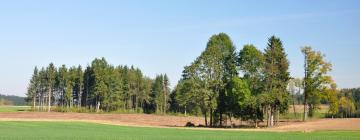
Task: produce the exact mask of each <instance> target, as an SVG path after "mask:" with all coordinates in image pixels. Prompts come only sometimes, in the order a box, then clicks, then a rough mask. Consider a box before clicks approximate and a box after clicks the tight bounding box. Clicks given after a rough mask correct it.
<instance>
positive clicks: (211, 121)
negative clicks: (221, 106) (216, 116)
mask: <svg viewBox="0 0 360 140" xmlns="http://www.w3.org/2000/svg"><path fill="white" fill-rule="evenodd" d="M210 127H213V109H212V108H211V107H210Z"/></svg>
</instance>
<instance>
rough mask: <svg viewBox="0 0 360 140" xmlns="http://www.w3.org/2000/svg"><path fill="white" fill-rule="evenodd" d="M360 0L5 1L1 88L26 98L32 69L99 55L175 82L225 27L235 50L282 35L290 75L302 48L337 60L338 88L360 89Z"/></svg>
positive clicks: (0, 8) (0, 9) (299, 71)
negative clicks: (310, 48)
mask: <svg viewBox="0 0 360 140" xmlns="http://www.w3.org/2000/svg"><path fill="white" fill-rule="evenodd" d="M359 25H360V1H356V0H353V1H347V0H332V1H328V0H316V1H314V0H304V1H290V0H283V1H265V0H264V1H256V2H255V1H240V0H238V1H230V0H223V1H220V0H218V1H215V0H207V1H205V0H181V1H180V0H179V1H169V0H157V1H145V0H144V1H137V0H129V1H120V0H119V1H107V0H103V1H95V0H83V1H80V0H58V1H49V0H44V1H38V0H32V1H29V0H23V1H19V0H11V1H7V2H5V1H0V60H1V68H0V93H5V94H15V95H21V96H24V93H25V92H26V87H27V84H28V81H29V79H30V77H31V74H32V70H33V68H34V67H35V66H39V67H41V66H46V65H47V64H48V63H49V62H54V63H55V65H57V66H59V65H61V64H66V65H68V66H69V65H78V64H81V65H83V66H86V65H87V64H88V63H90V62H91V61H92V60H93V59H94V58H95V57H105V58H106V59H107V60H108V61H109V62H110V63H111V64H114V65H119V64H127V65H135V66H137V67H139V68H140V69H142V70H143V72H144V74H146V75H148V76H150V77H154V76H155V75H156V74H158V73H167V74H168V75H169V77H170V79H171V84H172V86H174V85H175V84H176V82H177V81H178V80H179V79H180V77H181V71H182V70H183V67H184V66H185V65H188V64H190V63H191V62H192V61H193V60H194V59H195V58H196V57H197V56H198V55H199V54H200V53H201V51H203V50H204V48H205V45H206V42H207V40H208V38H209V37H210V36H211V35H213V34H216V33H219V32H225V33H227V34H228V35H230V37H231V38H232V40H233V42H234V44H235V45H236V46H237V48H238V50H239V49H241V48H242V46H243V45H244V44H247V43H252V44H254V45H255V46H257V47H258V48H259V49H261V50H263V49H264V48H265V47H266V43H267V38H268V37H270V36H271V35H276V36H278V37H280V38H281V39H282V40H283V44H284V46H285V50H286V52H287V53H288V58H289V60H290V63H291V65H290V71H291V74H292V76H294V77H300V76H302V75H303V68H302V66H303V56H302V54H301V52H300V47H301V46H304V45H311V46H313V48H314V49H316V50H320V51H322V52H323V53H325V54H326V55H327V59H328V60H329V61H331V62H332V63H333V69H334V70H333V72H331V75H332V76H333V77H334V79H335V80H336V82H337V83H338V85H339V86H340V87H341V88H345V87H358V86H360V81H359V79H360V74H359V70H360V65H359V63H358V61H359V60H360V54H359V52H360V27H359Z"/></svg>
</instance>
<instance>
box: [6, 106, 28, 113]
mask: <svg viewBox="0 0 360 140" xmlns="http://www.w3.org/2000/svg"><path fill="white" fill-rule="evenodd" d="M30 109H31V107H30V106H0V112H24V111H29V110H30Z"/></svg>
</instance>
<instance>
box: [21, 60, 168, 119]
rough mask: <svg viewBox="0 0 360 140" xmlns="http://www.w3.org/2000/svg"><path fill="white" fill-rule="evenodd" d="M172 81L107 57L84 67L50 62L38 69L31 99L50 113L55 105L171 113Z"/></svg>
mask: <svg viewBox="0 0 360 140" xmlns="http://www.w3.org/2000/svg"><path fill="white" fill-rule="evenodd" d="M169 94H170V91H169V79H168V77H167V76H166V74H165V75H158V76H157V77H156V78H155V80H153V79H150V78H148V77H146V76H144V75H143V74H142V72H141V70H140V69H138V68H134V67H133V66H131V67H128V66H121V65H120V66H116V67H114V66H112V65H110V64H108V63H107V61H106V60H105V59H104V58H101V59H98V58H96V59H95V60H93V61H92V63H91V65H90V66H87V67H86V69H85V70H83V69H82V67H81V66H78V67H70V68H67V67H66V66H65V65H62V66H61V67H59V68H56V67H55V66H54V64H52V63H50V64H49V66H47V67H46V68H41V69H40V70H39V69H38V68H37V67H35V69H34V73H33V75H32V78H31V80H30V84H29V86H28V92H27V100H28V101H29V102H31V103H32V106H33V108H34V109H35V110H39V111H50V110H51V106H58V107H62V108H65V109H68V110H69V109H71V108H85V107H86V108H88V109H90V110H94V111H96V112H99V111H134V112H148V113H151V112H161V113H164V112H166V110H168V105H167V104H168V99H169V97H168V96H169Z"/></svg>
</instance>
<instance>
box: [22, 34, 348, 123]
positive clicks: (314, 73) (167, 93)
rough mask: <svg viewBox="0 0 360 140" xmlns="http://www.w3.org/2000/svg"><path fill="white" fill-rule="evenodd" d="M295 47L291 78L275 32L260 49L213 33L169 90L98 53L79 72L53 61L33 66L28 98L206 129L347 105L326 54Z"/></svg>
mask: <svg viewBox="0 0 360 140" xmlns="http://www.w3.org/2000/svg"><path fill="white" fill-rule="evenodd" d="M301 52H302V53H303V55H304V77H303V78H294V77H291V76H290V73H289V60H288V58H287V54H286V52H285V49H284V46H283V43H282V41H281V39H280V38H278V37H276V36H271V37H270V38H269V39H268V42H267V46H266V48H265V49H264V50H263V51H261V50H259V49H257V48H256V47H255V46H254V45H252V44H246V45H244V46H243V48H242V49H241V50H240V51H237V50H236V47H235V45H234V44H233V42H232V40H231V38H230V37H229V36H228V35H227V34H225V33H219V34H215V35H213V36H212V37H210V39H209V41H208V42H207V44H206V48H205V50H204V51H203V52H202V53H201V54H200V56H198V57H197V58H196V59H195V60H194V61H193V62H192V63H191V64H190V65H188V66H185V67H184V70H183V72H182V78H181V79H180V80H179V81H178V83H177V84H176V86H175V88H174V89H173V90H170V88H169V85H170V83H169V79H168V77H167V75H166V74H161V75H158V76H156V77H155V78H154V79H152V78H149V77H146V76H144V75H143V74H142V72H141V70H140V69H138V68H134V67H133V66H131V67H127V66H121V65H120V66H116V67H114V66H113V65H110V64H108V63H107V62H106V60H105V59H104V58H101V59H98V58H97V59H95V60H93V61H92V63H91V65H89V66H87V67H86V68H85V70H83V69H82V67H81V66H78V67H74V66H73V67H70V68H67V67H66V66H65V65H62V66H61V67H59V68H56V67H55V66H54V64H52V63H50V64H49V66H47V67H46V68H41V69H40V70H38V68H36V67H35V69H34V73H33V76H32V78H31V80H30V84H29V87H28V93H27V96H28V97H27V98H28V100H29V101H31V103H32V105H33V108H34V109H35V110H39V111H50V110H51V106H58V107H61V108H62V109H65V110H67V111H68V110H70V109H72V108H80V109H81V108H86V109H88V110H91V111H95V112H100V111H106V112H110V111H119V110H121V111H134V112H144V113H162V114H165V113H167V112H175V113H183V114H185V115H187V114H192V115H203V116H204V120H205V126H208V127H223V126H224V124H225V125H227V124H228V123H227V122H228V121H230V124H232V121H233V120H232V119H234V118H235V119H241V120H244V121H249V122H251V123H252V124H253V125H254V126H255V127H258V124H259V122H265V121H266V126H268V127H271V126H274V125H277V124H278V122H279V118H280V114H284V113H286V112H287V111H288V109H289V106H290V105H291V104H293V105H294V106H295V102H297V104H302V105H303V106H304V110H303V120H304V121H305V120H306V119H307V118H308V116H310V117H312V116H313V115H314V112H316V110H317V109H318V106H319V105H320V104H322V103H326V104H329V105H330V109H329V114H330V115H331V116H337V115H338V114H339V112H341V111H342V110H344V108H345V107H343V106H345V104H346V105H347V106H346V107H347V108H349V107H348V106H349V103H345V101H349V100H348V96H345V95H344V96H341V97H340V94H339V90H337V86H336V83H335V82H334V81H333V80H332V78H331V76H330V75H329V74H328V72H329V71H331V70H332V65H331V63H329V62H328V61H326V60H325V55H324V54H322V53H321V52H319V51H315V50H313V49H312V48H311V47H310V46H305V47H302V48H301ZM342 97H344V98H342ZM345 97H346V98H345ZM342 100H344V101H342ZM350 106H351V105H350ZM350 108H351V107H350Z"/></svg>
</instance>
